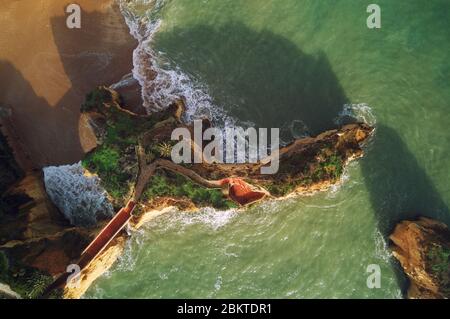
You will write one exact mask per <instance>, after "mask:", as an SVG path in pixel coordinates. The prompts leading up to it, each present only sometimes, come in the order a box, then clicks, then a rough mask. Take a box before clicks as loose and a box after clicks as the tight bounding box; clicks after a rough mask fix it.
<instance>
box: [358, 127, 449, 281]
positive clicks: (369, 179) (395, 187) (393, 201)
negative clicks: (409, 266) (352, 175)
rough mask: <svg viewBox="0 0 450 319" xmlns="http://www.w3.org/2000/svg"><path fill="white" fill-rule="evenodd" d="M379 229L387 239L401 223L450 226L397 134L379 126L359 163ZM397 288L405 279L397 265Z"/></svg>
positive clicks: (429, 184) (434, 191) (443, 206)
mask: <svg viewBox="0 0 450 319" xmlns="http://www.w3.org/2000/svg"><path fill="white" fill-rule="evenodd" d="M361 167H362V172H363V175H364V179H365V183H366V186H367V188H368V191H369V193H370V200H371V204H372V207H373V210H374V211H375V214H376V217H377V220H378V227H379V230H380V232H381V233H382V235H383V236H384V237H385V238H387V237H388V236H389V235H390V234H391V233H392V231H393V229H394V227H395V225H396V224H397V223H398V222H399V221H401V220H413V219H417V218H418V217H419V216H426V217H430V218H433V219H436V220H440V221H442V222H444V223H446V224H447V225H449V224H450V215H449V209H448V206H447V205H446V203H445V202H444V200H443V199H442V198H441V197H440V195H439V192H438V190H437V189H436V187H435V186H434V185H433V182H432V181H431V180H430V178H429V177H428V176H427V174H426V173H425V171H424V170H423V168H422V167H420V165H419V163H418V162H417V160H416V159H415V157H414V155H413V154H412V152H411V151H410V150H409V149H408V147H407V146H406V144H405V143H404V142H403V140H402V138H401V137H400V136H399V135H398V133H397V132H396V131H395V130H394V129H392V128H390V127H388V126H385V125H382V124H379V125H378V126H377V131H376V135H375V138H374V140H373V144H372V145H370V147H369V149H368V150H367V155H366V157H365V158H364V159H363V160H362V161H361ZM394 266H395V268H396V269H397V270H398V271H397V274H398V281H399V284H400V287H402V288H403V289H405V288H406V287H405V277H404V275H403V272H402V271H401V269H400V267H399V265H398V264H395V265H394Z"/></svg>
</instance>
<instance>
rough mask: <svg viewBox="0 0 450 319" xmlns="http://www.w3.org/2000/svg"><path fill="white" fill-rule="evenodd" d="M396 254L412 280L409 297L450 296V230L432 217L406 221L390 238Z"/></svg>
mask: <svg viewBox="0 0 450 319" xmlns="http://www.w3.org/2000/svg"><path fill="white" fill-rule="evenodd" d="M389 238H390V239H391V240H392V242H393V247H392V250H393V255H394V257H395V258H397V259H398V261H399V262H400V264H401V266H402V267H403V269H404V271H405V273H406V275H407V276H408V278H409V280H410V281H411V284H410V287H409V289H408V295H407V297H408V298H411V299H434V298H449V297H450V259H449V258H450V230H449V229H448V227H447V225H445V224H443V223H441V222H437V221H434V220H432V219H429V218H424V217H422V218H420V219H419V220H417V221H402V222H400V223H399V224H397V226H396V227H395V230H394V232H393V233H392V234H391V236H390V237H389Z"/></svg>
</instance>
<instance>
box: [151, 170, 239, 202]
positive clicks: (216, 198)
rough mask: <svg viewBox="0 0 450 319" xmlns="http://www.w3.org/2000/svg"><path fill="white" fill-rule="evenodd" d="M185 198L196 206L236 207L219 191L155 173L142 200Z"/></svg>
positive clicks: (182, 178)
mask: <svg viewBox="0 0 450 319" xmlns="http://www.w3.org/2000/svg"><path fill="white" fill-rule="evenodd" d="M163 196H167V197H187V198H189V199H190V200H192V201H193V202H194V203H195V204H196V205H200V206H205V205H207V206H212V207H214V208H219V209H229V208H235V207H237V205H236V204H235V203H234V202H233V201H231V200H229V199H227V198H226V197H225V196H224V195H223V194H222V191H221V190H220V189H210V188H206V187H202V186H200V185H198V184H196V183H194V182H192V181H191V180H189V179H187V178H185V177H184V176H181V175H179V174H172V173H167V174H164V173H162V172H158V173H156V174H155V175H154V176H153V177H152V178H151V180H150V181H149V183H148V185H147V188H146V190H145V191H144V194H143V199H144V200H151V199H153V198H156V197H163Z"/></svg>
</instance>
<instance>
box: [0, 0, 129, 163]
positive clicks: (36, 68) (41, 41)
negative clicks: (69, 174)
mask: <svg viewBox="0 0 450 319" xmlns="http://www.w3.org/2000/svg"><path fill="white" fill-rule="evenodd" d="M67 4H69V2H68V3H67ZM67 4H65V3H61V1H58V0H51V1H49V0H25V1H20V2H18V1H3V2H2V4H0V6H1V7H2V8H1V11H2V12H5V14H4V17H3V19H2V20H1V21H0V28H1V29H2V30H3V31H4V32H3V34H4V36H2V38H0V47H1V48H2V50H0V76H1V78H2V79H8V81H2V82H0V106H2V107H6V108H8V109H10V110H11V116H8V117H4V118H1V119H0V120H1V124H2V131H3V133H4V135H6V136H8V137H9V141H10V144H11V147H13V151H14V153H15V156H16V158H17V160H18V162H19V164H20V165H21V166H22V168H23V169H24V170H30V169H32V168H42V167H43V166H48V165H60V164H66V163H73V162H76V161H79V160H80V159H81V158H82V157H83V155H84V153H85V152H86V151H87V150H88V149H89V147H88V146H86V145H83V143H82V137H81V134H82V132H81V130H80V124H82V123H80V111H79V109H80V105H81V103H82V102H83V101H84V98H85V95H86V94H87V93H88V92H89V91H90V90H91V89H92V87H95V86H97V85H100V84H104V83H107V84H113V83H115V82H117V81H119V80H120V79H121V78H122V77H123V76H124V75H125V74H128V73H130V72H131V70H132V68H133V65H132V56H133V50H134V49H135V47H136V46H137V42H136V40H135V39H134V38H133V37H132V36H131V34H130V33H129V28H128V26H127V24H126V23H125V19H124V17H123V16H122V14H121V12H120V8H119V6H118V4H117V3H116V1H114V0H101V1H89V0H80V1H78V4H79V5H80V6H81V8H82V13H81V19H82V20H81V21H82V27H81V29H68V28H67V27H66V16H67V15H66V13H65V7H66V5H67ZM36 12H39V14H35V13H36ZM32 13H33V14H32ZM24 21H26V23H24Z"/></svg>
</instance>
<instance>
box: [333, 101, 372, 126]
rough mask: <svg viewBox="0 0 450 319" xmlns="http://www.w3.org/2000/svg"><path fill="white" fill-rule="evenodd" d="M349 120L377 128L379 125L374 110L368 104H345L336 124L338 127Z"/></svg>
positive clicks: (336, 119)
mask: <svg viewBox="0 0 450 319" xmlns="http://www.w3.org/2000/svg"><path fill="white" fill-rule="evenodd" d="M348 120H353V121H354V120H357V121H358V122H362V123H366V124H368V125H370V126H375V124H376V123H377V120H376V117H375V115H374V114H373V110H372V108H371V107H370V106H369V105H368V104H366V103H359V104H345V105H344V106H343V108H342V111H341V112H339V114H338V116H337V117H336V118H335V120H334V122H335V123H336V124H337V125H342V124H345V123H346V122H347V121H348Z"/></svg>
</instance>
